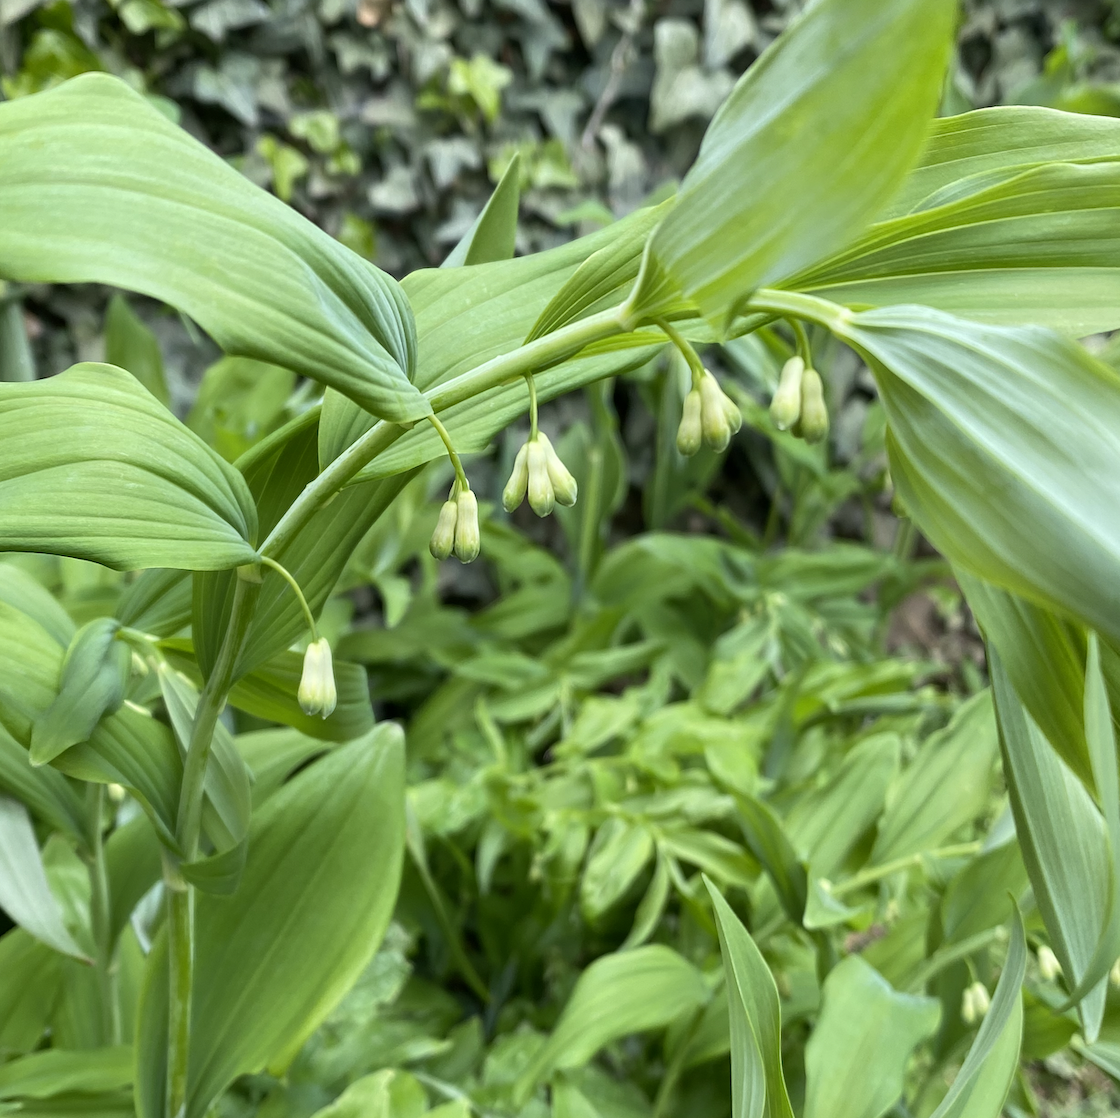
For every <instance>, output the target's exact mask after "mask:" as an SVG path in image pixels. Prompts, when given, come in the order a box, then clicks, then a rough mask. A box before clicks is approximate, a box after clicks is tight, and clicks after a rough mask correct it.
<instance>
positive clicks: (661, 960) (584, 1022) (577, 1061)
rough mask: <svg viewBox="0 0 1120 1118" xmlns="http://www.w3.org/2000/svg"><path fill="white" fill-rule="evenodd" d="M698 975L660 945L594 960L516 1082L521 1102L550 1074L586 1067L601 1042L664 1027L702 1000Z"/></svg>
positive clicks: (704, 990)
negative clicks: (542, 1043) (583, 1065)
mask: <svg viewBox="0 0 1120 1118" xmlns="http://www.w3.org/2000/svg"><path fill="white" fill-rule="evenodd" d="M707 998H708V990H707V987H706V986H705V985H704V981H703V979H702V978H701V976H700V972H699V971H698V970H697V969H696V968H695V967H694V966H693V965H692V964H691V963H690V962H688V960H686V959H684V958H682V957H681V956H680V955H678V954H677V953H676V952H675V951H673V950H671V949H670V948H668V947H664V946H662V945H660V944H653V945H649V946H646V947H637V948H635V949H634V950H633V951H624V952H621V953H619V954H615V955H604V956H601V957H600V958H598V959H596V960H595V962H594V963H592V964H591V966H589V967H588V968H587V969H586V970H585V971H584V972H583V974H581V975H580V978H579V981H578V982H577V983H576V987H575V989H574V990H573V991H572V995H571V997H570V998H569V999H568V1002H567V1004H566V1005H565V1006H564V1011H563V1013H561V1015H560V1020H559V1021H557V1022H556V1027H555V1028H554V1029H553V1030H552V1035H551V1036H550V1037H549V1038H548V1040H547V1041H546V1042H545V1044H544V1045H543V1046H542V1047H541V1049H540V1050H539V1051H538V1052H537V1053H536V1055H535V1056H534V1057H533V1059H532V1060H531V1061H530V1063H529V1066H528V1067H527V1068H526V1069H525V1071H524V1073H523V1074H522V1076H521V1078H520V1079H519V1081H518V1089H517V1092H516V1093H517V1097H519V1098H520V1099H522V1100H525V1099H527V1098H528V1097H529V1095H530V1094H531V1093H532V1090H533V1088H534V1087H535V1086H536V1085H537V1084H538V1083H540V1082H541V1081H542V1080H543V1079H546V1078H547V1077H548V1076H549V1075H551V1074H552V1072H553V1071H555V1070H557V1069H562V1068H575V1067H579V1066H580V1065H582V1064H585V1063H587V1061H588V1060H590V1059H591V1057H592V1056H594V1055H595V1053H596V1052H598V1051H599V1049H600V1048H602V1047H603V1046H604V1045H605V1044H609V1043H610V1042H611V1041H612V1040H617V1039H619V1038H620V1037H624V1036H628V1035H629V1034H630V1033H639V1032H644V1031H645V1030H647V1029H658V1028H664V1027H665V1026H666V1025H668V1024H669V1023H670V1022H671V1021H673V1020H674V1019H675V1018H677V1017H678V1016H680V1015H682V1014H686V1013H689V1012H692V1011H694V1010H696V1009H698V1008H699V1007H700V1006H702V1005H703V1004H704V1002H705V1001H707Z"/></svg>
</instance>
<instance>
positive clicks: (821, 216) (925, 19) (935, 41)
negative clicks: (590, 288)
mask: <svg viewBox="0 0 1120 1118" xmlns="http://www.w3.org/2000/svg"><path fill="white" fill-rule="evenodd" d="M956 8H957V5H956V3H955V2H954V0H893V2H892V3H889V4H884V3H883V2H882V0H818V2H817V3H815V4H812V5H810V6H809V7H808V8H807V9H806V11H805V13H804V15H802V16H801V17H800V18H799V19H797V20H796V21H794V22H793V23H792V24H791V25H790V27H789V29H788V30H787V31H786V33H785V34H784V35H782V36H781V37H780V38H779V39H778V40H777V41H776V42H775V43H774V45H773V46H771V47H770V48H769V49H768V50H767V51H766V52H765V53H764V54H763V55H762V57H761V58H760V59H759V60H758V62H756V63H755V64H754V65H753V66H751V67H750V69H749V70H747V72H746V74H744V75H743V77H742V78H740V79H739V82H738V83H737V85H736V86H735V89H734V90H732V93H731V96H730V97H729V98H728V99H727V101H726V102H725V103H724V105H723V107H722V108H721V109H720V111H719V112H718V113H717V114H716V116H715V119H714V120H713V121H712V123H711V125H710V126H709V127H708V131H707V133H706V134H705V136H704V141H703V143H702V144H701V146H700V154H699V155H698V156H697V158H696V162H695V163H694V164H693V165H692V167H691V169H690V170H689V172H688V174H687V175H685V178H684V181H683V182H682V183H681V189H680V192H679V194H678V195H677V202H676V205H675V206H674V208H673V210H672V212H671V213H670V214H669V216H668V217H666V219H665V220H664V222H663V223H662V224H661V226H660V228H658V230H657V231H656V232H655V233H654V235H653V238H652V240H651V241H650V245H649V250H648V257H647V261H646V267H645V268H644V271H643V279H642V280H639V287H638V290H637V292H636V295H635V301H634V302H635V307H636V309H638V310H639V311H645V312H647V313H649V312H653V311H658V310H659V305H658V304H659V300H658V299H657V298H656V296H655V292H654V290H653V289H654V287H655V286H656V285H657V282H658V279H659V277H663V276H666V275H667V276H668V277H669V278H670V279H671V281H673V283H675V284H676V285H677V286H678V287H679V288H680V289H681V290H682V291H683V292H684V294H685V295H686V296H687V297H688V298H689V299H692V300H693V301H694V302H695V303H696V304H697V305H698V306H699V307H700V309H701V311H702V312H703V314H704V316H705V317H706V318H708V319H709V320H712V321H713V322H717V323H718V324H720V325H722V324H723V322H724V320H725V319H726V318H727V316H728V314H729V312H731V311H733V310H734V308H735V307H736V306H737V305H738V304H739V303H740V302H741V301H742V300H743V299H744V298H745V297H746V296H747V295H748V294H750V292H751V291H752V290H753V289H754V288H756V287H759V286H762V285H765V284H767V283H771V282H773V281H775V280H779V279H781V278H782V277H783V276H788V275H790V274H791V273H792V272H795V271H798V270H799V269H801V268H804V267H806V266H807V265H809V264H812V263H813V262H814V261H816V260H819V259H820V258H821V257H822V256H824V255H826V254H827V253H829V252H832V251H834V250H835V249H837V248H840V247H841V246H842V245H844V244H846V243H847V242H849V241H850V240H851V239H852V238H853V237H854V236H855V235H856V234H858V233H859V232H860V231H861V229H862V228H863V226H865V225H866V224H867V222H869V221H870V220H871V219H872V218H873V217H874V216H875V214H876V213H877V212H878V211H879V210H880V209H881V208H882V207H883V206H884V204H885V203H886V202H887V201H888V200H889V198H890V197H891V195H892V194H893V193H894V192H895V191H896V190H897V189H898V187H899V185H900V184H901V182H902V179H903V176H904V175H905V174H906V171H907V170H908V169H909V167H910V165H911V164H912V163H914V162H915V160H916V159H917V157H918V153H919V151H920V150H921V145H922V141H923V139H924V138H925V134H926V130H927V128H928V125H929V120H930V118H931V117H932V116H933V113H934V110H935V109H936V106H937V101H938V98H939V96H940V93H941V83H942V79H943V76H944V72H945V65H946V62H947V60H948V53H949V47H950V43H951V39H952V29H953V21H954V19H955V17H956Z"/></svg>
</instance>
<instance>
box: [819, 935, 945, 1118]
mask: <svg viewBox="0 0 1120 1118" xmlns="http://www.w3.org/2000/svg"><path fill="white" fill-rule="evenodd" d="M821 994H822V999H823V1000H822V1005H821V1015H820V1017H819V1018H818V1019H817V1025H816V1028H815V1029H814V1030H813V1035H812V1036H811V1037H810V1038H809V1043H808V1044H807V1045H806V1046H805V1071H806V1088H805V1116H804V1118H881V1116H882V1115H884V1114H886V1113H887V1111H888V1110H890V1108H891V1107H892V1106H893V1105H894V1104H895V1103H896V1102H897V1101H898V1100H899V1098H900V1097H901V1096H902V1086H903V1074H904V1072H905V1071H906V1064H907V1062H908V1061H909V1059H910V1054H911V1052H912V1051H913V1050H914V1047H915V1046H916V1045H917V1044H919V1043H920V1042H921V1041H923V1040H926V1039H927V1038H928V1037H930V1036H931V1035H932V1034H933V1033H934V1031H935V1030H936V1029H937V1023H938V1020H939V1019H940V1017H941V1006H940V1004H939V1003H938V1001H937V1000H936V999H935V998H926V997H917V996H915V995H913V994H900V993H898V992H897V991H895V990H894V989H893V988H892V987H891V985H890V983H889V982H887V980H886V979H885V978H883V976H882V975H881V974H879V972H878V971H877V970H875V968H874V967H872V966H870V965H869V964H868V963H866V962H865V961H864V960H863V959H862V958H860V956H858V955H849V956H848V957H847V958H846V959H844V960H843V961H842V962H841V963H840V964H838V965H837V967H836V968H835V969H834V970H833V971H832V972H831V973H830V974H829V976H828V978H827V979H826V980H825V983H824V988H823V990H822V991H821Z"/></svg>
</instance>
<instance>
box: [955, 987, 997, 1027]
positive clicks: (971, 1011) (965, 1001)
mask: <svg viewBox="0 0 1120 1118" xmlns="http://www.w3.org/2000/svg"><path fill="white" fill-rule="evenodd" d="M991 1008H992V999H991V996H990V995H989V994H988V988H987V986H985V985H984V983H983V982H974V983H972V985H971V986H969V987H967V989H966V990H965V992H964V996H963V997H962V998H961V1020H962V1021H964V1023H965V1024H966V1025H974V1024H975V1023H976V1022H977V1021H979V1020H980V1019H981V1018H983V1017H984V1016H985V1015H986V1014H987V1012H988V1010H989V1009H991Z"/></svg>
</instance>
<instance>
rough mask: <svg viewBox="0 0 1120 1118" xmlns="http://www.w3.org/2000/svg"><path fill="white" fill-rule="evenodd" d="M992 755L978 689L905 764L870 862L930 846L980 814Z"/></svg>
mask: <svg viewBox="0 0 1120 1118" xmlns="http://www.w3.org/2000/svg"><path fill="white" fill-rule="evenodd" d="M998 753H999V737H998V735H997V733H996V723H995V717H994V716H993V711H992V698H991V695H990V694H989V693H988V692H987V691H982V692H981V693H980V694H978V695H975V696H973V697H972V698H971V699H969V700H968V702H966V703H964V704H962V705H961V706H960V707H959V708H958V709H957V712H956V713H955V714H954V715H953V719H952V721H951V722H950V723H949V725H948V726H946V727H945V729H944V730H941V731H939V732H938V733H936V734H932V735H931V736H930V738H929V740H928V741H926V742H925V743H924V744H923V745H922V747H921V749H920V750H919V751H918V753H917V755H916V756H915V758H914V759H913V761H911V762H910V764H909V765H908V766H907V768H906V771H905V772H904V773H903V774H902V778H901V780H900V781H899V783H898V787H897V788H896V790H895V793H894V795H893V797H892V798H891V801H890V805H889V806H888V808H887V810H886V811H885V812H884V813H883V818H882V819H881V820H880V822H879V833H878V835H877V837H876V839H875V847H874V849H873V850H872V852H871V861H872V863H882V862H889V861H891V860H893V859H895V858H905V857H906V856H907V855H909V854H918V853H921V852H922V851H925V850H933V849H935V848H936V847H937V846H938V845H940V843H941V842H942V841H944V840H945V839H947V838H948V837H949V836H950V835H952V834H953V832H954V831H956V830H958V829H959V828H960V827H962V826H964V824H966V823H969V822H971V821H972V820H973V819H975V818H976V817H977V816H978V815H980V814H982V813H983V811H984V809H985V807H986V806H987V803H988V796H989V790H990V783H991V781H990V776H991V771H992V765H993V763H994V762H995V759H996V756H997V754H998Z"/></svg>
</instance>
